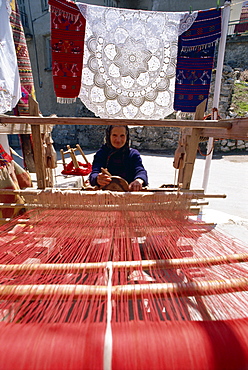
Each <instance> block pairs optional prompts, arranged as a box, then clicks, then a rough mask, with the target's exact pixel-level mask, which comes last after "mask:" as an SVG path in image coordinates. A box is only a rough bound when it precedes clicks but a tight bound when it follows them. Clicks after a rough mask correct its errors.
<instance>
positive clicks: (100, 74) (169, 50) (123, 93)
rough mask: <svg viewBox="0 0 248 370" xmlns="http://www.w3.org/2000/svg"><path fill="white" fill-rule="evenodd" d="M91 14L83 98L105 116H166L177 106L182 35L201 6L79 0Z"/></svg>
mask: <svg viewBox="0 0 248 370" xmlns="http://www.w3.org/2000/svg"><path fill="white" fill-rule="evenodd" d="M77 5H78V8H79V9H80V11H81V13H82V14H83V16H84V17H85V19H86V31H85V47H84V61H83V73H82V85H81V91H80V94H79V97H80V99H81V100H82V102H83V103H84V104H85V105H86V107H87V108H88V109H90V110H91V111H92V112H93V113H95V115H96V116H99V117H101V118H119V119H120V118H126V119H161V118H164V117H166V116H168V115H169V114H170V113H172V112H173V100H174V89H175V71H176V57H177V41H178V35H179V34H180V33H182V32H184V31H185V30H187V29H188V28H189V27H190V26H191V25H192V23H193V21H194V20H195V18H196V16H197V12H194V13H192V14H189V12H187V13H185V12H181V13H171V12H170V13H169V12H168V13H165V12H153V11H151V12H148V11H142V10H130V9H120V8H108V7H101V6H95V5H88V4H83V3H77Z"/></svg>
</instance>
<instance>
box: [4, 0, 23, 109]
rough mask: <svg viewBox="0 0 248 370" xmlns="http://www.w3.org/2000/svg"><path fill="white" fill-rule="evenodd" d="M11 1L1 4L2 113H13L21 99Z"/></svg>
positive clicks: (6, 0) (7, 0) (5, 0)
mask: <svg viewBox="0 0 248 370" xmlns="http://www.w3.org/2000/svg"><path fill="white" fill-rule="evenodd" d="M10 11H11V8H10V4H9V0H2V1H1V2H0V19H1V27H0V113H6V112H8V111H11V110H12V109H13V108H14V107H15V106H16V104H17V103H18V101H19V99H20V97H21V86H20V77H19V71H18V66H17V57H16V52H15V45H14V40H13V34H12V29H11V26H10V19H9V17H10Z"/></svg>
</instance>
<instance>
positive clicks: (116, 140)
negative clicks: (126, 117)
mask: <svg viewBox="0 0 248 370" xmlns="http://www.w3.org/2000/svg"><path fill="white" fill-rule="evenodd" d="M126 141H127V134H126V128H125V127H121V126H120V127H113V128H112V130H111V133H110V143H111V145H113V147H114V148H116V149H120V148H122V147H123V146H124V145H125V144H126Z"/></svg>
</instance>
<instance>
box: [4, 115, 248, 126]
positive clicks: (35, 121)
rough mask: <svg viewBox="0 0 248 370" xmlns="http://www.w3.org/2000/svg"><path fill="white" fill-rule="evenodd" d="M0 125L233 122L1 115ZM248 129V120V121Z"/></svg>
mask: <svg viewBox="0 0 248 370" xmlns="http://www.w3.org/2000/svg"><path fill="white" fill-rule="evenodd" d="M0 123H2V124H7V123H9V124H20V123H28V124H32V125H103V126H108V125H113V124H115V125H128V126H154V127H193V128H203V127H210V128H212V127H214V128H224V129H231V127H232V122H231V121H230V122H229V120H223V121H218V120H211V121H210V120H208V121H202V120H176V119H164V120H140V119H138V120H131V119H118V120H114V119H101V118H95V117H54V116H52V117H31V116H20V117H16V116H7V115H0ZM247 127H248V119H247Z"/></svg>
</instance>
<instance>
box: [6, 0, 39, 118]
mask: <svg viewBox="0 0 248 370" xmlns="http://www.w3.org/2000/svg"><path fill="white" fill-rule="evenodd" d="M10 24H11V27H12V32H13V38H14V44H15V50H16V56H17V64H18V70H19V75H20V81H21V93H22V95H21V99H20V100H19V102H18V104H17V109H18V114H19V115H21V116H22V115H29V106H28V96H29V95H31V96H32V97H33V98H35V93H34V81H33V74H32V68H31V63H30V59H29V53H28V48H27V44H26V38H25V34H24V30H23V26H22V23H21V17H20V13H19V10H18V5H17V2H16V1H13V5H12V11H11V15H10Z"/></svg>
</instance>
